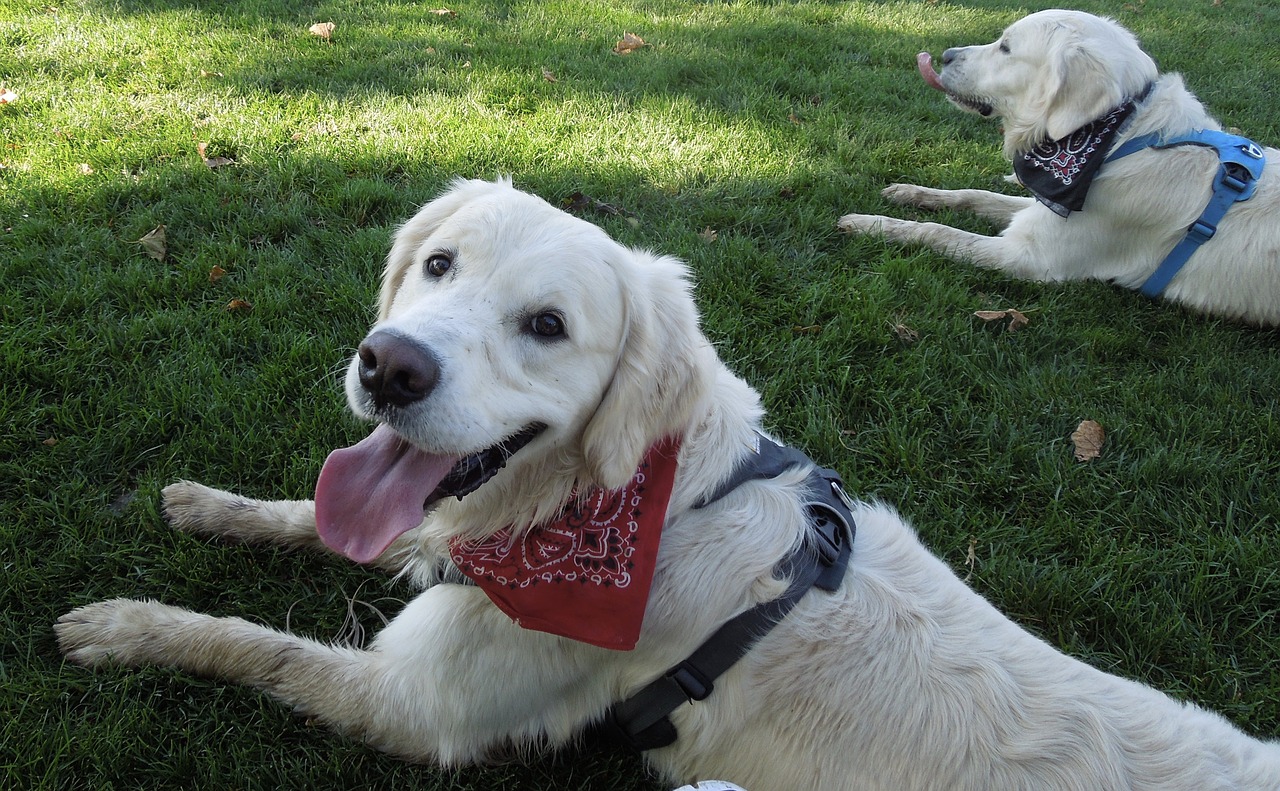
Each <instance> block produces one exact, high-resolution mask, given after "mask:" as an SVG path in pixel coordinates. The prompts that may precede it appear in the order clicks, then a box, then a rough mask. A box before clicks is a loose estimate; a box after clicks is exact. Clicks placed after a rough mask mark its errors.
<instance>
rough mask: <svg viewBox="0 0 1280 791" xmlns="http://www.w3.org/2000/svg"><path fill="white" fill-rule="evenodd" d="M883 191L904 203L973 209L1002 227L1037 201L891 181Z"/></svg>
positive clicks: (969, 210)
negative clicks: (893, 182) (892, 182)
mask: <svg viewBox="0 0 1280 791" xmlns="http://www.w3.org/2000/svg"><path fill="white" fill-rule="evenodd" d="M880 194H881V195H883V196H884V197H885V198H886V199H887V200H890V201H892V202H894V203H897V204H899V205H902V206H918V207H920V208H922V209H933V210H936V209H958V210H960V211H968V212H973V213H974V214H976V215H978V216H979V217H985V218H986V219H988V220H991V221H992V222H995V223H999V224H1000V227H1001V228H1003V227H1005V226H1007V225H1008V224H1009V221H1010V220H1012V219H1013V215H1015V214H1017V213H1018V212H1020V211H1022V210H1023V209H1026V208H1028V207H1030V206H1031V205H1033V204H1034V203H1035V199H1034V198H1028V197H1025V196H1018V195H1002V194H1000V193H998V192H989V191H987V190H975V189H964V190H942V189H934V188H932V187H920V186H917V185H915V184H890V185H889V186H887V187H885V188H884V189H883V190H881V192H880Z"/></svg>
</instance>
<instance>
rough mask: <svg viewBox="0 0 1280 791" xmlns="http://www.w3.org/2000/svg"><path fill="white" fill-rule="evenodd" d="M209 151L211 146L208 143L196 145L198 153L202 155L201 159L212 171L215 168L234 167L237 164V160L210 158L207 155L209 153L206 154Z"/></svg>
mask: <svg viewBox="0 0 1280 791" xmlns="http://www.w3.org/2000/svg"><path fill="white" fill-rule="evenodd" d="M208 150H209V144H208V143H197V144H196V151H198V152H199V153H200V158H201V159H203V160H204V164H205V167H207V168H209V169H210V170H213V169H214V168H220V167H222V166H223V165H234V164H235V160H234V159H228V158H227V157H211V156H208V155H207V153H206V152H207V151H208Z"/></svg>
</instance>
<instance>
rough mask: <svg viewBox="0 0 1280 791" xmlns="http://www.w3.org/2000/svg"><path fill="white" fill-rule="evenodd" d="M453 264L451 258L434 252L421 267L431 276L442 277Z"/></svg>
mask: <svg viewBox="0 0 1280 791" xmlns="http://www.w3.org/2000/svg"><path fill="white" fill-rule="evenodd" d="M451 266H453V259H452V258H450V257H449V256H447V255H445V254H443V253H436V254H435V255H433V256H431V257H430V258H428V259H427V260H426V262H425V263H423V265H422V268H423V269H424V270H426V273H427V274H428V275H431V276H432V277H444V273H445V272H448V271H449V267H451Z"/></svg>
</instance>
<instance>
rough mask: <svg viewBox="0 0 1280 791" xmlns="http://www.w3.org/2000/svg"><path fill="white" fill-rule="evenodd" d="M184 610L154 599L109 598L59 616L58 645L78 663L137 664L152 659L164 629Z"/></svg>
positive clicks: (70, 658) (56, 626)
mask: <svg viewBox="0 0 1280 791" xmlns="http://www.w3.org/2000/svg"><path fill="white" fill-rule="evenodd" d="M184 612H185V611H184V610H181V609H178V608H177V607H170V606H168V605H166V604H161V603H159V602H155V601H138V600H136V599H110V600H108V601H101V602H97V603H96V604H89V605H86V606H84V607H80V608H77V609H75V610H72V611H71V612H69V613H67V614H66V615H64V616H62V617H61V618H59V619H58V622H57V623H56V624H54V627H53V631H54V633H55V634H56V635H57V638H58V647H59V648H61V649H62V653H64V654H66V656H67V659H69V660H70V661H72V662H75V663H76V664H78V665H85V666H88V667H96V666H100V665H107V664H118V665H140V664H143V663H145V662H147V661H151V659H152V654H153V653H154V648H155V647H156V643H157V641H158V640H159V638H160V637H161V636H162V634H163V633H164V631H165V630H166V629H167V628H168V627H170V626H172V625H173V624H175V623H176V622H177V621H179V620H181V614H182V613H184Z"/></svg>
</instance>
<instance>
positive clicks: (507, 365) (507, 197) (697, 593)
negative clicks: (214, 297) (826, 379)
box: [56, 181, 1280, 791]
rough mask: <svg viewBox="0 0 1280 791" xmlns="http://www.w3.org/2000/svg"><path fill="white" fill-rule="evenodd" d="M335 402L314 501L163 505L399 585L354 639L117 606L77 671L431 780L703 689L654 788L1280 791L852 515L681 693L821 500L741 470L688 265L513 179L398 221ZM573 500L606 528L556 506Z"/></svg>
mask: <svg viewBox="0 0 1280 791" xmlns="http://www.w3.org/2000/svg"><path fill="white" fill-rule="evenodd" d="M346 392H347V397H348V401H349V403H350V405H351V407H352V409H353V411H354V412H355V413H356V414H357V415H358V416H360V417H362V418H365V419H368V420H370V421H372V422H374V423H375V424H376V427H375V428H374V429H373V431H372V433H371V434H370V436H369V437H368V438H367V439H365V440H364V441H362V442H361V443H360V444H359V445H357V446H355V447H353V448H348V449H345V450H340V451H335V452H334V453H333V454H332V455H331V456H330V458H329V460H328V461H327V462H326V463H325V467H324V469H323V470H322V472H321V474H320V480H319V484H318V486H317V490H316V500H315V501H314V502H311V501H306V502H287V501H276V502H267V501H259V500H250V499H247V498H243V497H239V496H236V495H233V494H228V493H225V492H221V491H217V490H214V489H210V488H206V487H204V486H201V485H198V484H195V483H189V482H183V483H175V484H172V485H170V486H169V487H167V488H166V489H165V491H164V508H165V512H166V514H167V515H168V518H169V520H170V521H171V522H172V524H173V525H174V526H175V527H177V528H178V529H180V530H187V531H191V532H194V533H199V534H205V535H215V536H227V537H233V538H236V539H240V540H245V541H250V542H261V543H271V544H276V545H282V546H285V547H295V548H305V549H319V550H324V549H326V548H328V549H330V550H333V551H336V552H339V553H341V554H343V555H345V556H347V557H350V558H352V559H354V560H356V561H359V562H362V563H369V564H372V565H375V566H377V567H380V568H382V569H385V570H386V571H388V572H390V573H393V574H404V575H407V577H408V578H410V579H411V580H415V581H416V582H417V583H418V584H420V585H421V586H422V587H423V590H422V592H421V593H419V594H418V595H417V597H416V598H414V599H413V600H412V601H410V602H409V603H408V604H407V605H406V606H405V607H404V609H403V610H402V611H401V612H400V613H399V614H398V615H397V616H396V617H395V618H394V619H393V620H392V621H391V622H390V623H389V624H388V625H387V626H386V628H385V629H383V630H382V631H381V632H380V633H379V634H378V635H377V636H376V637H375V639H374V640H373V641H372V643H371V645H369V647H368V648H365V649H359V648H355V647H348V646H335V645H328V644H324V643H321V642H317V641H315V640H311V639H307V638H304V637H300V636H297V635H294V634H290V633H286V632H281V631H276V630H273V629H270V628H267V627H265V626H260V625H258V624H254V623H249V622H248V621H245V620H241V619H239V618H234V617H214V616H211V615H204V614H200V613H196V612H192V611H190V610H186V609H182V608H180V607H175V606H171V605H167V604H161V603H159V602H155V601H139V600H132V599H114V600H110V601H103V602H99V603H96V604H90V605H88V606H84V607H81V608H79V609H76V610H74V611H72V612H70V613H67V614H66V615H65V616H63V617H62V618H61V619H60V620H59V622H58V624H57V626H56V630H57V636H58V640H59V642H60V645H61V647H62V650H63V651H64V652H65V653H66V656H67V657H68V659H70V660H71V661H73V662H76V663H79V664H82V665H86V666H108V665H124V666H139V665H146V664H158V665H168V666H174V667H178V668H182V669H184V670H186V671H188V672H191V673H195V674H198V675H206V676H214V677H218V678H222V679H226V680H228V681H231V682H235V683H242V684H249V685H252V686H254V687H257V688H259V689H262V690H265V691H266V692H267V693H269V694H271V695H273V696H275V697H276V698H278V699H280V700H281V701H283V702H284V703H286V704H288V705H290V706H292V707H294V708H295V709H296V710H298V711H299V712H301V713H304V714H306V715H309V716H311V717H314V718H316V719H318V720H321V721H323V722H325V723H327V724H329V725H330V726H332V727H333V728H335V729H337V730H339V731H342V732H344V733H347V734H351V735H353V736H355V737H357V738H360V739H363V740H365V741H367V742H368V743H369V744H371V745H373V746H375V747H377V748H378V749H381V750H384V751H386V752H389V753H392V754H394V755H397V756H400V757H403V758H406V759H410V760H414V761H423V762H436V763H441V764H446V765H460V764H467V763H471V762H476V761H482V760H484V759H486V758H487V757H489V756H491V755H494V754H495V753H497V754H501V753H504V752H506V751H508V750H509V749H510V748H512V747H515V748H517V749H526V750H527V749H531V748H554V747H555V746H558V745H564V744H566V743H568V742H570V741H571V740H573V739H575V738H576V737H578V736H579V735H580V734H582V733H583V732H584V730H586V729H588V728H589V727H591V726H593V725H594V724H597V723H600V722H601V721H602V720H604V719H606V718H607V717H608V716H609V713H610V712H611V711H616V710H617V704H618V702H619V701H623V700H624V699H631V696H633V695H634V693H636V692H637V690H640V689H642V688H646V687H647V686H648V685H651V684H660V683H665V681H666V680H669V679H675V680H676V681H677V682H679V683H680V685H681V686H680V688H681V689H683V690H690V689H692V688H695V687H698V684H699V683H701V688H702V692H709V694H706V695H704V696H703V698H702V699H700V700H697V701H691V700H687V699H686V698H685V697H684V695H683V694H681V695H680V696H679V697H678V698H677V700H676V705H675V706H674V707H673V710H671V711H670V712H669V714H670V724H672V725H673V726H674V737H675V738H674V741H672V742H670V743H668V744H665V745H656V746H654V745H650V746H649V749H648V751H647V752H646V756H647V758H648V761H649V763H650V764H651V765H652V766H653V767H654V768H655V769H656V770H657V771H658V772H659V773H660V774H661V775H662V776H663V777H664V778H665V779H667V780H669V781H671V782H673V783H688V782H694V781H697V780H699V779H704V778H720V779H723V780H725V781H730V782H733V783H737V784H739V785H741V786H742V787H744V788H746V789H748V790H749V791H854V789H893V790H894V791H904V790H905V789H920V790H921V791H924V790H926V789H927V790H929V791H932V790H934V789H938V788H952V789H974V790H975V791H993V790H994V789H1038V790H1041V791H1048V790H1049V789H1088V790H1089V791H1096V790H1097V789H1121V788H1124V789H1150V791H1157V790H1158V791H1174V790H1175V789H1187V791H1205V790H1206V789H1262V788H1278V787H1280V746H1277V745H1274V744H1265V743H1263V742H1260V741H1257V740H1255V739H1252V738H1250V737H1248V736H1246V735H1244V734H1243V733H1241V732H1240V731H1238V730H1237V729H1236V728H1234V727H1233V726H1232V725H1231V724H1229V723H1228V722H1227V721H1226V720H1225V719H1223V718H1222V717H1220V716H1218V715H1216V714H1213V713H1210V712H1208V711H1205V710H1202V709H1199V708H1196V707H1195V706H1192V705H1187V704H1184V703H1180V702H1177V701H1175V700H1173V699H1171V698H1169V697H1167V696H1165V695H1164V694H1162V693H1160V692H1158V691H1156V690H1153V689H1150V688H1148V687H1145V686H1143V685H1141V684H1138V683H1135V682H1132V681H1127V680H1124V679H1121V678H1118V677H1115V676H1111V675H1108V674H1106V673H1103V672H1100V671H1098V670H1096V669H1094V668H1092V667H1090V666H1088V665H1086V664H1084V663H1082V662H1080V661H1077V660H1075V659H1072V658H1070V657H1068V656H1066V655H1064V654H1062V653H1060V652H1058V651H1057V650H1055V649H1053V648H1052V647H1050V646H1049V645H1048V644H1046V643H1045V642H1043V641H1041V640H1040V639H1038V638H1036V637H1034V636H1032V635H1031V634H1029V633H1028V632H1026V631H1024V630H1023V629H1021V628H1020V627H1019V626H1017V625H1016V624H1014V623H1013V622H1011V621H1009V620H1008V619H1007V618H1005V617H1004V616H1002V615H1001V614H1000V613H998V612H997V611H996V610H995V608H993V607H992V606H991V605H990V604H989V603H988V602H987V601H986V600H984V599H983V598H981V597H980V596H978V595H977V594H976V593H974V592H973V591H972V590H970V589H969V588H968V587H966V586H965V584H964V583H963V582H961V581H960V580H959V579H958V578H957V577H956V576H955V575H954V574H953V573H952V572H951V571H950V569H949V568H948V567H947V566H946V565H945V564H944V563H942V562H941V561H940V560H938V559H937V558H935V557H934V556H933V555H931V554H930V553H929V552H928V551H927V550H926V549H925V548H924V547H923V546H922V545H921V543H920V542H919V540H918V539H917V538H916V535H915V533H914V532H913V531H912V529H911V528H910V527H909V526H908V525H907V524H906V523H905V522H904V521H903V520H902V519H901V518H900V517H899V516H898V515H897V514H896V513H895V512H894V511H893V510H891V509H890V508H888V507H887V506H884V505H880V504H874V503H851V504H849V503H846V504H847V505H848V506H849V508H850V510H851V513H850V514H849V516H850V519H849V522H850V523H851V525H848V526H854V527H856V533H855V535H854V536H853V538H852V553H851V559H850V556H849V553H848V552H847V551H844V552H843V554H841V553H839V552H837V553H836V554H834V555H832V556H830V557H829V558H828V560H831V558H836V559H839V558H843V559H844V560H845V561H847V563H848V566H847V571H841V570H840V569H841V565H840V563H839V562H837V560H831V562H830V563H827V561H823V563H824V565H825V568H827V569H832V568H834V569H836V570H837V573H835V574H834V576H833V578H832V579H829V580H828V581H827V582H828V583H829V584H827V585H826V586H825V587H820V586H819V585H818V583H815V586H814V587H813V589H812V590H808V589H807V588H808V585H805V586H802V588H803V589H802V590H801V595H800V598H799V599H798V601H796V603H795V605H794V609H792V610H791V611H790V612H789V613H786V614H785V615H782V616H781V617H780V618H777V619H774V625H773V628H772V629H771V630H768V631H767V633H766V634H765V635H764V636H763V637H762V638H761V639H759V641H758V642H753V643H751V644H750V646H749V650H746V652H745V655H743V656H742V657H741V658H740V659H738V660H737V661H736V662H732V663H731V665H730V666H729V668H728V670H727V672H724V673H723V674H722V675H718V676H717V677H715V678H713V679H709V678H702V679H699V678H697V675H698V673H697V672H696V670H697V668H696V667H694V668H693V670H692V671H690V665H688V664H686V663H685V662H684V660H686V658H692V657H691V655H694V652H695V651H696V650H698V648H699V646H701V645H703V644H704V643H705V642H706V641H708V637H709V636H710V635H712V634H713V633H716V632H717V630H719V629H720V628H721V626H722V624H725V623H726V621H729V620H730V619H732V618H735V617H737V616H738V614H740V613H743V612H744V611H745V612H748V613H751V612H755V611H756V610H755V608H756V607H757V606H763V607H766V608H767V607H769V606H770V605H771V604H772V603H774V602H775V601H777V600H778V597H780V596H786V595H788V593H789V592H790V591H792V590H794V586H790V585H789V582H790V581H791V579H792V578H793V577H795V576H798V575H799V574H800V572H799V571H796V569H797V568H800V567H802V566H803V565H804V561H805V558H808V557H809V556H808V555H807V554H805V555H803V556H802V557H801V558H800V560H799V561H796V563H793V562H792V561H793V560H795V559H796V558H797V551H798V548H803V547H806V546H808V542H809V536H810V534H811V531H813V530H814V529H815V520H814V513H815V511H814V509H815V507H816V506H815V505H814V503H815V502H816V501H817V500H821V499H822V498H821V497H820V496H819V495H820V494H821V493H820V492H819V491H818V489H815V488H814V486H813V485H812V482H813V473H814V468H813V464H812V463H811V462H809V461H808V460H807V459H803V457H798V459H799V460H797V457H796V456H789V457H787V458H790V459H791V460H792V461H790V462H788V463H786V464H784V465H780V466H779V467H778V468H777V469H774V470H772V471H771V472H769V473H768V474H765V475H760V474H750V475H746V476H743V475H741V474H740V473H741V471H742V470H744V469H746V470H748V472H750V470H752V469H754V467H753V465H755V464H756V462H755V457H756V456H760V455H763V454H764V452H765V451H764V450H763V449H764V448H767V447H775V446H774V445H773V443H772V441H771V440H769V439H768V438H766V437H764V436H763V435H762V434H761V431H762V424H761V421H762V410H761V406H760V401H759V397H758V396H757V394H756V393H755V391H754V390H752V389H751V388H750V387H749V386H748V385H747V384H746V383H745V382H744V381H743V380H741V379H740V378H738V377H737V376H735V375H734V374H733V373H731V372H730V371H729V370H728V368H727V367H726V366H725V365H724V364H723V363H722V362H721V360H720V359H719V357H718V356H717V355H716V352H715V350H714V349H713V347H712V346H711V344H710V343H709V342H708V340H707V338H706V337H705V336H704V335H703V333H702V332H701V330H700V329H699V326H698V314H697V311H696V308H695V306H694V302H693V299H692V297H691V294H690V283H689V280H688V272H687V271H686V269H685V267H684V266H683V265H682V264H680V263H679V262H677V261H675V260H673V259H671V258H666V257H661V256H657V255H654V254H651V253H648V252H644V251H640V250H635V249H629V248H625V247H623V246H621V245H619V244H617V243H616V242H614V241H613V240H611V239H610V238H609V237H608V236H607V235H606V234H605V233H604V232H603V231H601V230H600V229H599V228H597V227H595V226H593V225H591V224H589V223H586V222H584V221H582V220H579V219H577V218H574V217H572V216H570V215H568V214H565V213H563V212H561V211H559V210H557V209H555V208H553V207H552V206H551V205H549V204H547V203H545V202H544V201H542V200H540V199H538V198H535V197H533V196H530V195H527V194H524V193H521V192H518V191H516V190H515V189H513V188H512V187H511V186H510V184H509V183H507V182H497V183H490V182H481V181H465V182H458V183H456V184H455V185H454V186H453V187H452V188H451V189H450V190H449V191H448V192H446V193H445V194H444V195H442V196H441V197H439V198H438V199H436V200H435V201H433V202H431V203H429V204H427V205H426V206H425V207H424V208H423V209H422V210H421V211H420V212H419V213H418V214H417V215H416V216H415V217H414V218H413V219H411V220H409V222H408V223H406V224H405V225H404V226H403V227H402V228H401V229H400V230H399V232H398V233H397V235H396V238H395V242H394V245H393V247H392V249H391V253H390V256H389V259H388V262H387V268H386V273H385V276H384V282H383V285H382V291H381V299H380V305H379V319H378V321H377V323H376V324H375V325H374V327H373V329H372V331H371V332H370V333H369V335H368V336H367V337H366V338H365V340H364V341H363V342H362V343H361V344H360V348H359V351H358V353H357V354H356V356H355V357H354V358H353V359H352V362H351V366H350V368H349V370H348V374H347V377H346ZM618 492H621V493H623V495H622V497H621V500H620V502H619V500H618V499H616V498H614V494H615V493H618ZM633 497H634V498H635V499H632V498H633ZM597 502H600V503H605V504H608V503H614V505H615V506H618V508H617V509H614V506H610V507H609V508H603V509H596V510H594V511H589V510H588V509H585V508H580V507H579V506H580V505H582V504H584V503H586V504H591V503H597ZM636 503H639V507H638V508H634V509H633V508H632V506H633V505H635V504H636ZM614 510H617V513H615V512H614ZM836 510H841V509H836ZM619 513H620V514H621V516H622V519H621V520H619V519H615V518H614V517H615V516H617V515H618V514H619ZM824 513H834V511H827V512H824ZM564 514H569V515H570V516H571V517H572V518H570V519H568V521H566V520H565V519H564V518H562V516H563V515H564ZM583 514H586V516H585V517H584V516H583ZM664 514H665V515H664ZM575 519H576V522H575V521H574V520H575ZM646 519H647V520H648V521H647V522H646ZM531 525H532V526H533V527H530V526H531ZM645 525H647V527H646V526H645ZM659 537H660V539H661V541H660V544H659V543H657V539H658V538H659ZM847 538H848V536H847V535H846V539H847ZM844 546H845V548H846V550H847V547H848V543H847V540H846V543H845V545H844ZM806 551H807V550H806ZM646 553H650V554H648V555H647V556H646ZM646 558H647V559H646ZM646 568H648V570H649V571H648V572H646V571H645V569H646ZM824 573H825V572H824ZM650 575H651V576H650ZM646 576H649V579H647V580H646V579H644V578H645V577H646ZM463 583H473V584H463ZM490 583H496V584H490ZM784 591H787V592H788V593H784ZM526 595H527V596H529V597H532V598H525V599H523V600H521V596H526ZM618 595H621V598H620V599H619V598H609V597H613V596H618ZM539 597H542V598H539ZM602 597H603V598H602ZM543 605H547V606H545V607H544V606H543ZM689 676H693V678H692V680H690V679H689V678H688V677H689ZM688 694H689V696H690V697H697V695H695V694H694V693H693V692H689V693H688ZM642 746H644V745H642Z"/></svg>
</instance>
